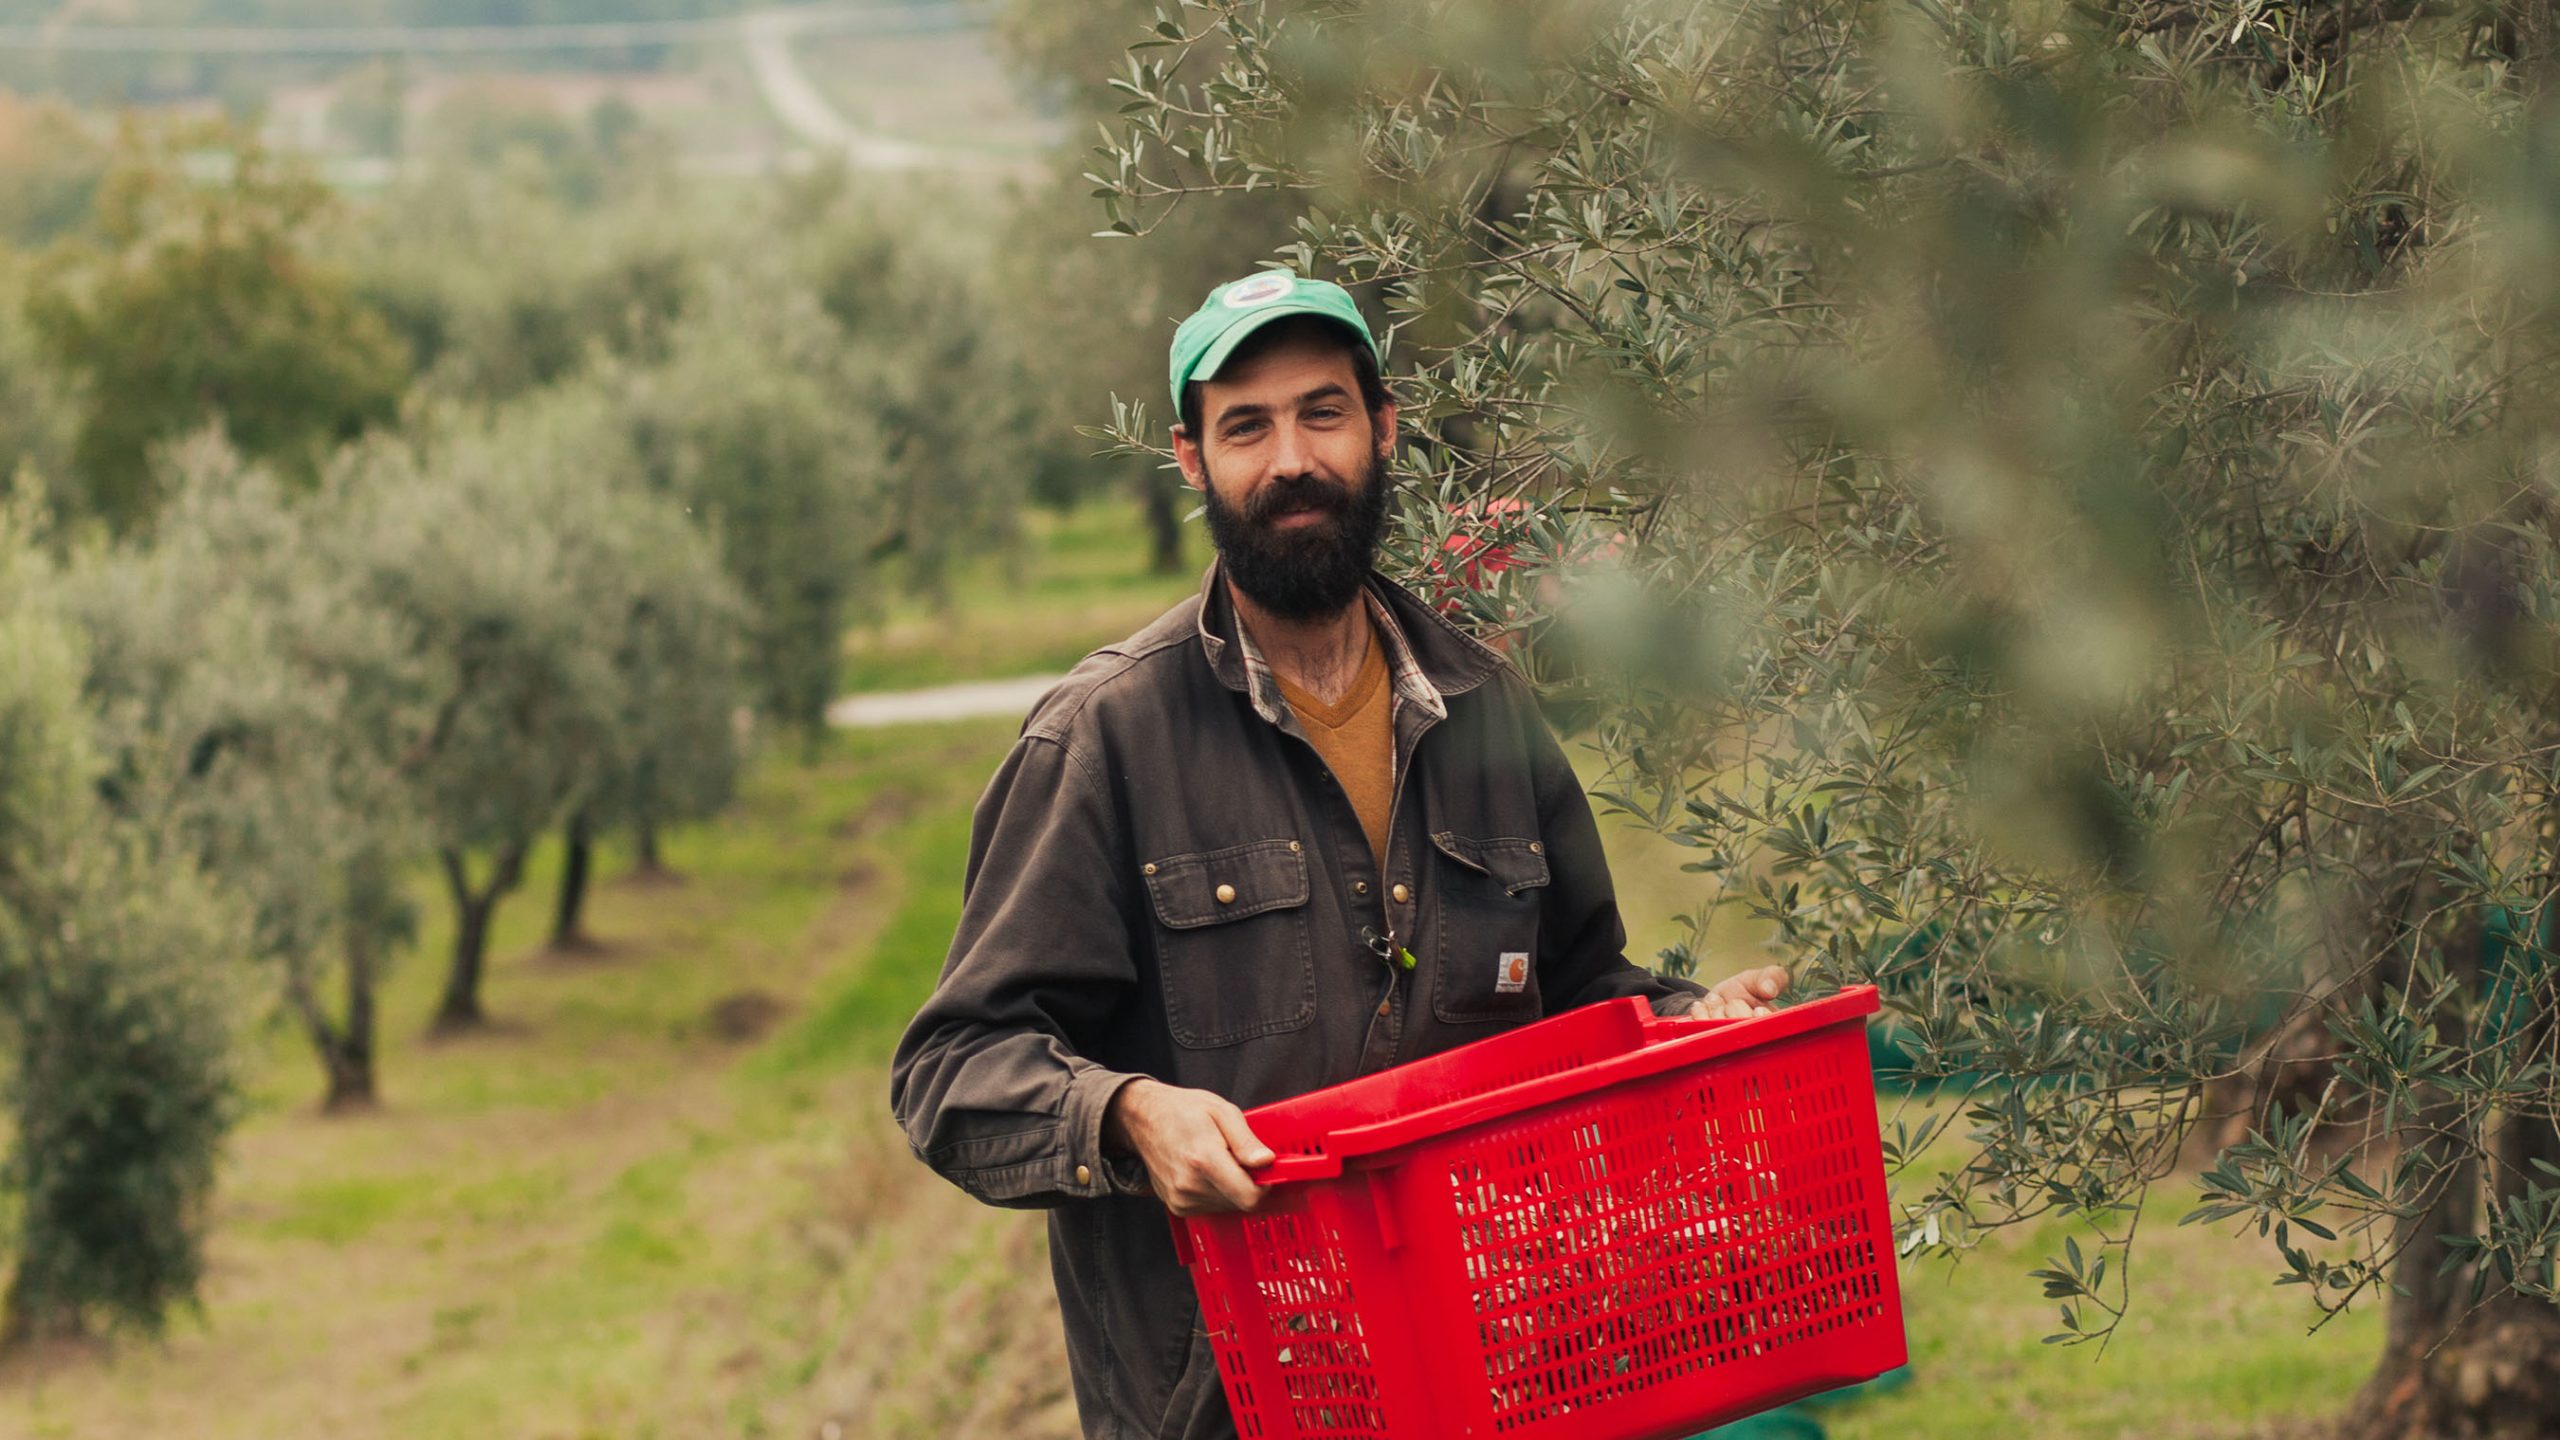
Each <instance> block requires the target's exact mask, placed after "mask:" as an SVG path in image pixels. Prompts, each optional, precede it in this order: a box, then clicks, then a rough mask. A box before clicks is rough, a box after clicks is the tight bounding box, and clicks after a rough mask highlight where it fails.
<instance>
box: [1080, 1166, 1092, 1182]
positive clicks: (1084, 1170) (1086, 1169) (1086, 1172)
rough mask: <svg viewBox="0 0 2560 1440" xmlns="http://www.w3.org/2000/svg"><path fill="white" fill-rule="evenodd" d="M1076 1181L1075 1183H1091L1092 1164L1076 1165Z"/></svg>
mask: <svg viewBox="0 0 2560 1440" xmlns="http://www.w3.org/2000/svg"><path fill="white" fill-rule="evenodd" d="M1076 1183H1077V1184H1079V1185H1090V1184H1092V1183H1093V1167H1092V1166H1090V1165H1079V1166H1077V1167H1076Z"/></svg>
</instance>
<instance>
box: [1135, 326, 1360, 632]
mask: <svg viewBox="0 0 2560 1440" xmlns="http://www.w3.org/2000/svg"><path fill="white" fill-rule="evenodd" d="M1200 430H1201V433H1200V434H1199V435H1197V436H1189V435H1183V434H1181V433H1179V432H1177V433H1176V435H1175V439H1174V450H1175V454H1176V455H1177V457H1178V458H1179V459H1180V460H1181V462H1182V470H1183V474H1184V475H1186V476H1187V477H1189V479H1190V481H1191V483H1192V485H1194V486H1195V487H1197V488H1198V489H1199V490H1200V491H1201V493H1202V495H1203V497H1204V498H1205V500H1206V501H1207V508H1208V518H1209V538H1210V539H1211V541H1213V542H1214V543H1215V544H1216V545H1217V547H1218V554H1219V555H1220V557H1222V558H1223V559H1224V560H1225V561H1226V568H1227V576H1228V578H1229V579H1230V580H1232V581H1233V582H1234V583H1235V586H1236V588H1237V589H1238V590H1241V591H1243V592H1244V594H1245V597H1246V598H1247V599H1250V600H1252V601H1253V602H1254V603H1255V604H1256V605H1259V606H1261V607H1262V608H1263V609H1265V610H1267V611H1269V612H1271V613H1272V614H1273V615H1276V616H1278V617H1279V618H1281V619H1283V620H1317V619H1322V618H1325V617H1327V616H1330V615H1335V614H1339V613H1340V612H1341V611H1342V610H1343V608H1344V607H1346V606H1348V605H1350V604H1351V603H1352V601H1353V600H1354V599H1356V598H1357V597H1358V595H1359V593H1360V584H1361V582H1362V581H1363V580H1364V579H1366V578H1367V576H1368V573H1369V567H1370V564H1371V562H1372V561H1373V560H1374V559H1375V557H1376V555H1377V549H1378V538H1379V536H1380V535H1381V534H1382V533H1384V531H1385V529H1386V519H1387V501H1388V487H1387V484H1386V457H1387V455H1388V453H1389V452H1390V451H1391V450H1392V449H1393V447H1394V443H1395V407H1394V406H1393V405H1388V406H1385V407H1382V408H1381V409H1380V411H1379V413H1378V415H1377V416H1376V417H1375V419H1374V420H1373V418H1372V417H1371V416H1370V415H1369V413H1368V411H1367V409H1366V407H1365V406H1364V405H1363V404H1362V403H1361V399H1360V382H1359V376H1358V374H1357V372H1355V371H1354V370H1353V368H1352V364H1351V356H1350V354H1349V353H1348V352H1347V351H1346V350H1345V349H1344V348H1343V347H1342V345H1341V344H1339V343H1338V342H1335V341H1333V340H1332V339H1331V338H1330V337H1328V336H1325V335H1323V334H1321V333H1299V334H1293V335H1290V336H1288V337H1286V338H1284V339H1283V340H1281V341H1280V342H1279V343H1277V344H1275V345H1273V346H1272V347H1271V348H1269V349H1267V350H1264V351H1262V352H1261V353H1259V354H1257V355H1254V356H1252V357H1251V358H1249V359H1245V360H1237V361H1230V362H1229V363H1228V365H1227V367H1226V368H1225V370H1224V371H1222V372H1221V373H1220V374H1219V376H1218V377H1217V378H1216V379H1214V380H1209V381H1205V382H1203V383H1202V385H1201V387H1200Z"/></svg>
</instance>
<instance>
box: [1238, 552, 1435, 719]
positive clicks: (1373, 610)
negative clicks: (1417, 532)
mask: <svg viewBox="0 0 2560 1440" xmlns="http://www.w3.org/2000/svg"><path fill="white" fill-rule="evenodd" d="M1212 583H1213V584H1215V585H1216V586H1217V587H1218V590H1219V592H1220V595H1219V598H1220V600H1221V601H1222V602H1223V605H1224V608H1225V611H1226V613H1227V614H1228V615H1229V616H1231V617H1232V618H1233V619H1234V621H1235V632H1236V638H1235V646H1236V658H1237V659H1239V660H1241V661H1243V662H1244V677H1245V684H1244V693H1245V698H1246V699H1248V700H1250V701H1252V702H1253V711H1254V713H1255V714H1257V715H1260V716H1261V717H1262V718H1263V719H1265V720H1268V721H1270V722H1271V723H1272V724H1274V725H1276V726H1278V727H1280V728H1281V729H1282V730H1286V731H1289V732H1290V733H1292V734H1295V733H1297V730H1298V717H1297V714H1296V712H1294V711H1292V710H1291V709H1290V708H1289V701H1288V697H1286V696H1284V695H1282V694H1281V693H1280V677H1279V676H1278V675H1276V674H1274V673H1273V672H1272V669H1271V662H1270V661H1268V660H1266V659H1264V658H1263V655H1262V649H1261V647H1260V646H1258V645H1256V644H1254V643H1253V632H1252V631H1250V630H1248V629H1246V628H1245V624H1244V617H1243V616H1241V615H1238V614H1236V613H1235V604H1234V599H1233V597H1231V596H1227V595H1225V593H1224V590H1225V583H1226V577H1225V576H1224V574H1223V573H1220V574H1217V575H1215V576H1213V579H1212ZM1360 598H1361V600H1362V601H1364V602H1366V603H1367V605H1368V607H1369V619H1370V620H1371V621H1372V622H1373V627H1372V628H1374V629H1375V631H1376V632H1377V636H1378V643H1379V644H1380V645H1382V646H1384V647H1385V649H1386V652H1387V683H1388V685H1389V686H1390V687H1392V688H1393V690H1394V692H1395V702H1396V703H1397V704H1399V705H1412V706H1415V707H1417V708H1418V709H1420V710H1421V712H1422V713H1423V714H1425V715H1428V716H1430V717H1431V718H1432V719H1433V720H1435V721H1436V720H1446V719H1448V718H1449V702H1448V701H1447V700H1446V699H1444V698H1442V696H1441V694H1440V689H1439V687H1438V686H1436V685H1434V684H1432V683H1431V677H1430V676H1428V675H1425V674H1423V673H1422V665H1421V663H1420V662H1418V661H1416V660H1415V659H1414V658H1413V646H1412V644H1411V643H1410V642H1408V641H1407V640H1406V639H1405V635H1404V629H1403V627H1402V626H1400V625H1398V624H1397V623H1396V617H1395V615H1394V613H1393V612H1392V611H1390V610H1389V609H1388V608H1387V602H1386V601H1385V600H1384V599H1382V598H1381V597H1380V596H1379V594H1378V587H1377V583H1376V582H1375V581H1374V580H1373V581H1371V582H1370V583H1369V584H1366V585H1363V586H1362V587H1361V588H1360ZM1209 615H1210V607H1209V606H1207V605H1203V606H1201V607H1200V644H1201V646H1202V648H1204V649H1206V650H1207V651H1208V652H1209V662H1210V664H1212V665H1215V664H1216V663H1217V662H1218V658H1219V652H1220V651H1222V650H1224V649H1225V648H1226V643H1227V642H1226V641H1225V640H1223V639H1221V638H1220V637H1219V636H1218V635H1217V634H1216V633H1214V632H1213V631H1212V630H1211V629H1210V628H1209Z"/></svg>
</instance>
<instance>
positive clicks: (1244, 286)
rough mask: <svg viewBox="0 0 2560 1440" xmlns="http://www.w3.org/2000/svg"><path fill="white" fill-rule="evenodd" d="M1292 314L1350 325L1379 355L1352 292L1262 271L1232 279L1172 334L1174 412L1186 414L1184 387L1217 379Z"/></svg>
mask: <svg viewBox="0 0 2560 1440" xmlns="http://www.w3.org/2000/svg"><path fill="white" fill-rule="evenodd" d="M1290 315H1321V316H1323V317H1324V318H1325V319H1327V320H1332V321H1335V322H1337V323H1339V324H1342V325H1346V326H1349V327H1350V329H1351V333H1352V334H1354V335H1357V336H1359V337H1360V343H1361V344H1363V345H1366V346H1368V347H1369V354H1370V356H1371V357H1372V358H1373V359H1380V363H1381V364H1383V363H1384V361H1383V358H1381V357H1379V356H1378V341H1377V339H1376V337H1375V336H1372V335H1371V334H1370V333H1369V322H1368V321H1366V320H1364V319H1362V318H1360V307H1359V305H1357V304H1356V303H1354V302H1353V301H1352V299H1351V292H1350V291H1348V290H1345V289H1343V288H1342V287H1341V286H1339V285H1336V284H1334V283H1333V282H1331V281H1329V280H1306V279H1301V278H1300V277H1298V276H1296V275H1293V274H1291V273H1290V272H1288V271H1286V270H1263V271H1258V272H1256V273H1254V274H1251V275H1247V276H1246V277H1244V278H1243V279H1241V280H1230V281H1228V282H1227V283H1226V284H1224V285H1221V286H1219V287H1218V288H1217V289H1215V290H1212V291H1210V292H1209V298H1208V299H1206V300H1203V301H1201V302H1200V308H1199V309H1197V310H1194V311H1192V312H1191V318H1190V319H1188V320H1185V321H1183V322H1182V326H1181V328H1180V329H1177V330H1175V331H1174V332H1173V413H1174V414H1176V415H1180V414H1181V413H1182V387H1183V386H1185V385H1187V384H1189V383H1191V382H1192V381H1194V380H1211V379H1215V378H1216V377H1217V374H1218V370H1219V368H1220V367H1222V366H1224V365H1225V364H1226V363H1227V357H1228V356H1230V355H1232V354H1234V353H1235V350H1236V347H1237V346H1238V345H1241V344H1243V343H1244V339H1245V337H1246V336H1248V335H1250V334H1252V333H1253V332H1254V331H1256V330H1259V329H1261V328H1262V327H1263V326H1265V325H1268V324H1270V323H1271V322H1272V321H1274V320H1278V319H1281V318H1283V317H1286V316H1290Z"/></svg>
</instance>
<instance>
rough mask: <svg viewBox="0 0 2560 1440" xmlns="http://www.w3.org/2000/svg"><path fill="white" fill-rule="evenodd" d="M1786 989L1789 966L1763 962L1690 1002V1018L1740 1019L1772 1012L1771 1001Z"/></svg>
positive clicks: (1784, 992) (1785, 991)
mask: <svg viewBox="0 0 2560 1440" xmlns="http://www.w3.org/2000/svg"><path fill="white" fill-rule="evenodd" d="M1786 993H1787V972H1786V967H1784V966H1781V965H1763V966H1761V967H1760V968H1759V969H1757V970H1745V971H1743V972H1742V973H1741V974H1739V975H1736V976H1733V977H1732V978H1730V979H1728V980H1725V981H1722V982H1721V983H1719V984H1718V985H1717V986H1716V987H1715V988H1714V989H1712V990H1710V991H1708V992H1707V993H1706V994H1704V995H1701V996H1699V997H1698V998H1697V999H1695V1000H1693V1001H1691V1002H1689V1010H1688V1016H1687V1018H1689V1019H1691V1020H1740V1019H1743V1018H1744V1017H1746V1016H1751V1015H1766V1014H1768V1013H1769V1002H1770V1001H1772V1000H1775V999H1777V998H1778V997H1779V996H1781V995H1784V994H1786Z"/></svg>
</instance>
